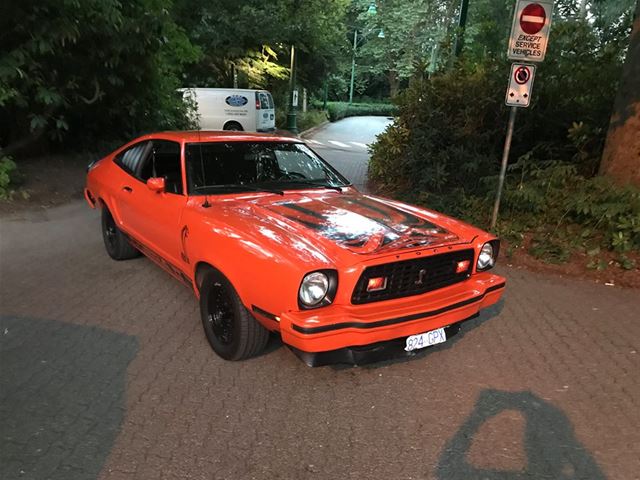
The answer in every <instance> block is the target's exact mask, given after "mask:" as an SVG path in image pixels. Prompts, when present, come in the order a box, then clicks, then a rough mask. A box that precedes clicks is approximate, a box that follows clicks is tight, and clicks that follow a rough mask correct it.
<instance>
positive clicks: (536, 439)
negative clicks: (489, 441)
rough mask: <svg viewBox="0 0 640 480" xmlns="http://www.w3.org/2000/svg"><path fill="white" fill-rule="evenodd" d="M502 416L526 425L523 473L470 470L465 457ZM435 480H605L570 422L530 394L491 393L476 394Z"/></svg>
mask: <svg viewBox="0 0 640 480" xmlns="http://www.w3.org/2000/svg"><path fill="white" fill-rule="evenodd" d="M506 411H511V412H515V413H516V414H520V415H521V416H522V418H523V419H524V438H523V442H522V444H523V447H524V455H525V457H526V459H525V462H524V465H523V468H521V469H517V470H500V469H493V468H481V467H478V466H475V465H473V464H472V463H470V461H469V452H470V451H471V449H472V445H473V442H474V440H476V439H477V437H478V436H479V435H478V432H479V431H480V430H481V427H482V426H483V425H484V424H485V423H487V422H488V421H491V420H492V419H493V418H495V417H496V416H498V415H500V414H501V413H503V412H506ZM507 433H508V432H507ZM492 447H493V448H492V452H493V453H494V454H495V457H496V458H497V459H498V461H500V455H501V453H502V452H500V451H499V449H497V448H495V445H493V446H492ZM485 460H486V459H485ZM437 478H438V479H441V480H463V479H464V480H525V479H531V478H549V479H563V480H578V479H585V480H586V479H589V480H604V479H605V478H606V477H605V475H604V474H603V472H602V471H601V470H600V468H599V467H598V464H597V463H596V462H595V460H594V459H593V457H592V456H591V455H590V453H589V452H588V451H587V450H586V449H585V448H584V447H583V446H582V445H581V444H580V442H578V440H577V439H576V437H575V435H574V432H573V427H572V426H571V423H570V422H569V419H568V418H567V417H566V415H565V414H564V413H563V412H562V411H561V410H560V409H559V408H557V407H555V406H554V405H552V404H551V403H549V402H547V401H545V400H543V399H541V398H540V397H538V396H536V395H535V394H533V393H531V392H528V391H524V392H505V391H500V390H493V389H489V390H484V391H482V392H481V393H480V397H479V398H478V401H477V402H476V404H475V407H474V409H473V411H472V412H471V414H470V415H469V417H468V418H467V420H466V421H465V422H464V423H463V424H462V426H461V427H460V429H459V430H458V431H457V433H456V434H455V435H454V436H453V438H452V439H451V440H450V441H449V442H448V443H447V444H446V446H445V448H444V450H443V452H442V454H441V456H440V460H439V462H438V466H437Z"/></svg>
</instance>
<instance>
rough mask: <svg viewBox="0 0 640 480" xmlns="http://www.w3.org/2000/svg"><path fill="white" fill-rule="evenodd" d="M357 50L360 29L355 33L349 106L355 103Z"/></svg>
mask: <svg viewBox="0 0 640 480" xmlns="http://www.w3.org/2000/svg"><path fill="white" fill-rule="evenodd" d="M356 48H358V29H357V28H356V29H355V30H354V31H353V54H352V56H351V86H350V87H349V104H351V103H353V82H354V81H355V78H356Z"/></svg>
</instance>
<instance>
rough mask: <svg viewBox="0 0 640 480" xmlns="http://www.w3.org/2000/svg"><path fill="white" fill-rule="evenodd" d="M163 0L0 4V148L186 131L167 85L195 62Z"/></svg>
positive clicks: (194, 53) (173, 83)
mask: <svg viewBox="0 0 640 480" xmlns="http://www.w3.org/2000/svg"><path fill="white" fill-rule="evenodd" d="M170 6H171V4H170V2H169V0H130V1H127V2H119V1H117V0H90V1H85V2H75V1H64V2H60V1H53V0H43V1H39V2H32V1H23V2H8V3H5V4H4V5H3V8H2V12H1V15H0V17H1V18H2V29H1V30H0V31H2V51H1V55H0V107H2V109H1V113H0V123H1V124H2V126H3V128H2V129H1V130H0V145H2V146H5V147H8V148H9V149H11V148H12V147H15V146H18V145H20V144H21V142H22V143H25V142H29V141H31V140H34V139H37V138H39V137H44V138H48V139H53V140H62V139H64V137H65V136H68V138H74V141H75V142H78V141H80V142H82V141H83V140H84V139H86V138H96V137H101V136H104V135H105V134H106V135H110V134H116V135H123V136H127V135H131V134H134V133H137V132H141V131H144V130H147V129H157V128H176V127H180V126H183V125H184V117H183V115H182V111H183V110H184V106H183V103H182V101H181V99H180V98H179V96H178V95H176V94H175V89H176V88H178V87H179V86H180V84H181V80H180V73H181V71H182V67H183V65H184V64H185V63H187V62H191V61H194V60H196V59H197V58H198V55H199V54H198V50H197V49H196V48H195V47H193V46H192V45H191V43H190V42H189V40H188V38H187V37H186V36H185V34H184V32H183V31H182V29H180V28H179V27H178V26H177V25H176V23H175V22H174V21H173V19H172V18H171V17H170V15H169V12H168V8H169V7H170Z"/></svg>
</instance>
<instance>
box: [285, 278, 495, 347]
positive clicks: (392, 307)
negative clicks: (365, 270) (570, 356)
mask: <svg viewBox="0 0 640 480" xmlns="http://www.w3.org/2000/svg"><path fill="white" fill-rule="evenodd" d="M504 287H505V279H504V278H503V277H501V276H499V275H494V274H491V273H486V272H485V273H479V274H476V275H473V276H472V277H471V278H470V279H468V280H466V281H464V282H461V283H458V284H455V285H451V286H450V287H446V288H442V289H439V290H435V291H433V292H428V293H425V294H423V295H417V296H413V297H405V298H399V299H396V300H389V301H384V302H374V303H369V304H366V305H332V306H329V307H324V308H320V309H317V310H309V311H296V312H287V313H284V314H282V315H281V316H280V333H281V335H282V341H283V342H284V343H286V344H288V345H290V346H291V347H293V348H295V349H297V350H301V351H303V352H312V353H313V352H327V351H332V350H337V349H341V348H345V347H356V346H363V345H371V344H375V343H378V342H385V341H388V340H394V339H398V338H402V337H408V336H409V335H415V334H417V333H424V332H428V331H431V330H435V329H436V328H440V327H446V326H449V325H452V324H454V323H457V322H461V321H463V320H466V319H468V318H470V317H473V316H475V315H477V314H478V312H479V311H480V310H481V309H483V308H486V307H488V306H490V305H493V304H494V303H496V302H497V301H498V300H500V297H501V296H502V293H503V291H504Z"/></svg>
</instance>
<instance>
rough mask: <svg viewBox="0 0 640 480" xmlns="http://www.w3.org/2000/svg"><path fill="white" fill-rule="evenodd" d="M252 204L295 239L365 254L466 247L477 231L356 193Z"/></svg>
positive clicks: (256, 212)
mask: <svg viewBox="0 0 640 480" xmlns="http://www.w3.org/2000/svg"><path fill="white" fill-rule="evenodd" d="M251 203H252V207H251V209H252V210H253V214H254V215H256V216H259V217H262V219H264V220H268V217H271V218H272V219H274V220H276V218H273V217H277V220H279V221H280V222H284V223H285V224H287V225H288V226H289V228H290V229H293V230H295V231H296V233H297V234H298V235H301V236H304V237H306V238H310V237H315V238H317V240H318V242H320V243H322V244H325V245H326V243H327V242H329V243H330V244H333V245H336V246H338V247H340V248H341V249H345V250H348V251H350V252H353V253H357V254H364V255H366V254H381V253H387V252H392V251H395V250H401V249H409V248H420V247H431V246H438V245H445V244H453V243H466V242H469V241H470V240H471V238H472V237H473V236H474V233H475V230H476V229H475V228H473V227H470V226H466V225H465V224H463V223H461V222H457V221H455V220H453V219H451V218H449V217H446V216H443V215H440V214H437V213H435V212H430V211H428V210H423V209H418V208H416V207H412V206H410V205H406V204H403V203H400V202H394V201H390V200H386V199H383V198H380V197H374V196H370V195H363V194H361V193H359V192H355V193H337V192H331V193H324V194H322V193H317V194H316V193H313V194H303V193H300V194H297V193H296V194H288V195H286V196H285V197H284V198H282V197H280V198H276V199H274V197H262V198H260V199H255V200H254V201H252V202H251ZM456 227H459V228H456ZM465 227H467V228H465ZM318 246H320V245H318ZM326 246H327V247H328V246H329V245H326Z"/></svg>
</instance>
